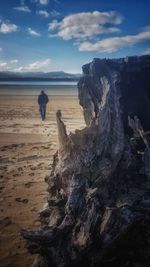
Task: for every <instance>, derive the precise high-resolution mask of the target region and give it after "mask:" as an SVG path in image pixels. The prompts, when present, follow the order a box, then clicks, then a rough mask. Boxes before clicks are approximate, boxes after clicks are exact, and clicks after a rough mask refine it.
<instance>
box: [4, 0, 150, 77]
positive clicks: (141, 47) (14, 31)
mask: <svg viewBox="0 0 150 267" xmlns="http://www.w3.org/2000/svg"><path fill="white" fill-rule="evenodd" d="M146 53H150V1H149V0H13V1H11V0H4V1H1V3H0V71H4V70H11V71H19V72H23V71H59V70H63V71H67V72H71V73H78V72H81V66H82V65H83V64H85V63H88V62H89V61H91V60H92V59H93V58H94V57H101V58H103V57H110V58H112V57H123V56H126V55H129V56H130V55H136V54H138V55H139V54H146Z"/></svg>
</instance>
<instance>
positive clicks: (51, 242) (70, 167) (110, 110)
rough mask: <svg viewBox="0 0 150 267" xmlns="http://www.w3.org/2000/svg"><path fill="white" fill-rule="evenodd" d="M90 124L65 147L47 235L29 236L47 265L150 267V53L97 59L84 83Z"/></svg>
mask: <svg viewBox="0 0 150 267" xmlns="http://www.w3.org/2000/svg"><path fill="white" fill-rule="evenodd" d="M78 89H79V102H80V105H81V106H82V108H83V113H84V118H85V122H86V125H87V126H86V127H85V128H84V129H83V130H76V132H75V133H74V134H73V133H72V134H70V135H67V132H66V127H65V125H64V123H63V121H62V116H61V112H60V111H58V112H57V114H56V118H57V125H58V136H59V150H58V151H57V153H56V154H55V155H54V159H53V166H52V171H51V174H50V176H49V177H47V179H46V182H47V183H48V192H49V197H48V202H47V206H46V208H45V210H43V211H42V212H41V229H40V230H39V231H27V230H24V231H22V235H23V237H24V238H25V239H26V240H27V245H28V249H29V251H30V252H31V253H35V254H37V253H38V254H39V256H38V258H37V259H36V261H35V263H34V265H33V266H36V267H37V266H39V267H42V266H44V267H50V266H51V267H53V266H56V267H76V266H78V267H80V266H82V267H83V266H86V267H98V266H101V267H106V266H108V267H109V266H111V267H112V266H115V267H132V266H133V267H149V266H150V265H149V264H150V148H149V141H150V140H149V130H150V56H141V57H131V58H123V59H114V60H106V59H103V60H101V59H94V60H93V62H91V63H90V64H87V65H85V66H83V76H82V77H81V79H80V81H79V83H78Z"/></svg>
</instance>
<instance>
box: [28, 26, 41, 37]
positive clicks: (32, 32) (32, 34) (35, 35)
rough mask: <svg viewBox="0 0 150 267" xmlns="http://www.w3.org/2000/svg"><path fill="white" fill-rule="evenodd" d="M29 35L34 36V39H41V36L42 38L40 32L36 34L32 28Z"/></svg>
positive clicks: (29, 29)
mask: <svg viewBox="0 0 150 267" xmlns="http://www.w3.org/2000/svg"><path fill="white" fill-rule="evenodd" d="M28 34H30V35H31V36H33V37H39V36H41V34H40V33H38V32H36V31H34V30H32V29H31V28H28Z"/></svg>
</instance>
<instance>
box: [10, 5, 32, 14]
mask: <svg viewBox="0 0 150 267" xmlns="http://www.w3.org/2000/svg"><path fill="white" fill-rule="evenodd" d="M14 9H15V10H17V11H23V12H27V13H30V12H31V9H30V8H29V7H28V6H23V5H22V6H17V7H14Z"/></svg>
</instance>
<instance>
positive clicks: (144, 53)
mask: <svg viewBox="0 0 150 267" xmlns="http://www.w3.org/2000/svg"><path fill="white" fill-rule="evenodd" d="M149 54H150V47H148V48H147V49H145V50H144V51H143V52H142V55H149Z"/></svg>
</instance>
